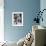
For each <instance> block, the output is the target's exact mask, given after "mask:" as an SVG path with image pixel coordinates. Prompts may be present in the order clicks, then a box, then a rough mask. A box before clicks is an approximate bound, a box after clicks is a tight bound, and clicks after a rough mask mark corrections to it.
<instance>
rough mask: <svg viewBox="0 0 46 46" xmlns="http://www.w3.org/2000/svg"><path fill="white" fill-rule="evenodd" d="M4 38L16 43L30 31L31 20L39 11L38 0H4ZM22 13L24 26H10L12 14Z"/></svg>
mask: <svg viewBox="0 0 46 46" xmlns="http://www.w3.org/2000/svg"><path fill="white" fill-rule="evenodd" d="M4 2H5V3H4V5H5V7H4V36H5V37H4V38H5V40H7V41H18V40H19V39H20V38H22V37H24V36H25V35H26V34H27V33H28V32H29V31H31V29H32V19H33V18H34V17H36V14H35V12H37V11H39V9H40V0H5V1H4ZM14 11H15V12H16V11H17V12H18V11H22V12H23V13H24V15H23V16H24V26H23V27H15V26H12V12H14Z"/></svg>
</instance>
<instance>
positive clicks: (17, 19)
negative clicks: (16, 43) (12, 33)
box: [12, 12, 23, 26]
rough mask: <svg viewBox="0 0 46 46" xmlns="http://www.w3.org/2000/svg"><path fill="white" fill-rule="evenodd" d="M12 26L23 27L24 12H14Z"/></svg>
mask: <svg viewBox="0 0 46 46" xmlns="http://www.w3.org/2000/svg"><path fill="white" fill-rule="evenodd" d="M12 26H23V12H12Z"/></svg>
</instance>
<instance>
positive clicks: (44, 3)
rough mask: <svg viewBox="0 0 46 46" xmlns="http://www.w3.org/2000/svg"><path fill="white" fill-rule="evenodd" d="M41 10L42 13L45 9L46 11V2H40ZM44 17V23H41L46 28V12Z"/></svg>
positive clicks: (41, 0)
mask: <svg viewBox="0 0 46 46" xmlns="http://www.w3.org/2000/svg"><path fill="white" fill-rule="evenodd" d="M40 9H41V11H42V10H43V9H46V0H40ZM42 17H43V22H42V21H41V22H40V25H42V26H45V27H46V20H45V19H46V10H45V11H44V12H43V15H42Z"/></svg>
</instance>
